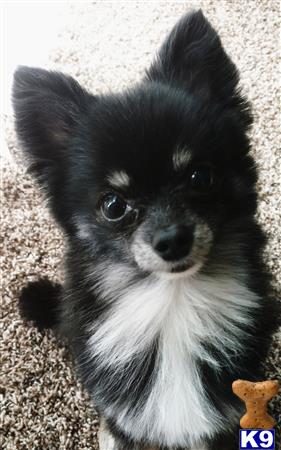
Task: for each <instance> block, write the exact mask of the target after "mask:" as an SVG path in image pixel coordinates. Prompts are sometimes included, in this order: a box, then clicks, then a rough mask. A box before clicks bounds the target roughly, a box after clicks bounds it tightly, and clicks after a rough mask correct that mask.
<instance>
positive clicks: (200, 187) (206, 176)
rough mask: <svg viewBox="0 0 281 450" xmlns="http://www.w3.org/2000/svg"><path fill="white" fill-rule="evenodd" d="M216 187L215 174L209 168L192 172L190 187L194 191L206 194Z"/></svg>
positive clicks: (205, 167) (201, 168)
mask: <svg viewBox="0 0 281 450" xmlns="http://www.w3.org/2000/svg"><path fill="white" fill-rule="evenodd" d="M213 185H214V173H213V170H212V168H211V167H209V166H199V167H196V168H194V169H193V170H192V171H191V172H190V178H189V186H190V187H191V189H192V190H195V191H198V192H206V191H208V190H209V189H211V188H212V187H213Z"/></svg>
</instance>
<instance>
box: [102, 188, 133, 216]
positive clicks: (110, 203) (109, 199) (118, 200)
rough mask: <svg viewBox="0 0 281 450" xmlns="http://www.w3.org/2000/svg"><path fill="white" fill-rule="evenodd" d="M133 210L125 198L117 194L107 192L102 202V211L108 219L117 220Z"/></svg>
mask: <svg viewBox="0 0 281 450" xmlns="http://www.w3.org/2000/svg"><path fill="white" fill-rule="evenodd" d="M130 210H131V207H130V206H129V205H128V204H127V203H126V202H125V200H124V199H123V198H122V197H120V196H119V195H117V194H107V195H106V196H105V197H104V198H103V200H102V203H101V212H102V215H103V217H104V218H105V219H106V220H110V221H117V220H121V219H123V217H124V216H125V215H126V214H127V212H129V211H130Z"/></svg>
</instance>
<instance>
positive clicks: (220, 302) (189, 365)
mask: <svg viewBox="0 0 281 450" xmlns="http://www.w3.org/2000/svg"><path fill="white" fill-rule="evenodd" d="M103 285H104V286H102V285H101V286H100V290H101V292H103V287H104V291H106V294H107V295H108V291H109V290H110V289H109V279H108V280H104V283H103ZM113 290H114V291H115V294H116V293H117V291H118V286H116V285H115V286H114V288H113ZM257 306H258V302H257V298H256V296H255V294H253V293H252V292H251V291H250V290H249V289H248V288H247V287H245V286H244V285H243V283H242V282H239V280H237V279H234V278H230V277H229V276H220V277H216V278H211V277H207V276H203V275H198V276H196V277H190V278H186V279H177V280H171V279H163V278H156V277H155V276H151V277H149V278H148V279H146V281H143V282H140V283H139V284H137V285H135V286H134V287H133V288H132V287H131V288H130V289H128V290H125V291H122V292H121V294H120V293H119V295H117V298H116V299H115V300H114V303H113V304H112V309H111V311H110V315H109V316H108V318H107V319H106V320H105V321H104V322H102V323H100V324H98V325H95V326H93V327H92V329H91V333H92V335H91V338H90V339H89V351H90V353H91V354H92V355H95V356H97V357H99V359H100V364H103V365H113V366H114V367H117V366H121V367H122V366H123V365H124V364H125V363H126V362H127V361H128V360H130V358H131V357H132V355H134V354H135V353H136V352H140V351H141V350H143V349H145V348H148V347H149V345H150V344H151V343H152V342H153V340H154V339H155V337H156V336H160V339H159V351H158V356H157V377H156V381H155V383H154V385H153V388H152V390H151V393H150V395H149V397H148V400H147V402H146V405H145V407H144V409H143V410H142V411H141V412H138V413H136V414H133V413H132V412H131V410H130V412H129V408H128V409H122V410H120V409H118V408H114V405H109V407H108V411H107V414H108V415H114V418H115V420H116V419H117V423H118V424H119V425H120V427H122V429H124V431H126V432H127V433H128V434H129V435H131V436H132V437H134V438H138V439H141V438H144V439H147V438H149V439H151V441H152V442H159V441H160V442H162V443H163V445H167V446H176V445H178V446H186V445H193V446H194V447H196V445H198V442H200V440H201V439H202V438H204V436H206V435H208V436H211V435H212V434H213V433H214V432H215V431H216V430H217V429H219V428H220V426H221V422H222V417H220V416H219V415H218V413H217V411H216V410H214V409H213V408H212V407H211V406H210V404H209V402H208V399H207V398H206V394H205V392H204V388H203V385H202V381H201V379H200V376H199V374H198V368H197V362H198V359H203V360H206V361H208V363H209V364H211V365H214V366H215V367H217V366H218V362H217V361H216V360H215V359H214V358H213V357H212V355H211V354H209V353H208V352H207V351H206V349H205V348H204V347H203V345H202V344H204V343H206V342H207V343H208V342H211V343H212V345H214V346H216V347H217V348H218V349H219V351H220V352H222V353H223V354H225V356H226V359H228V357H229V353H231V352H233V351H239V346H240V345H241V344H240V342H241V337H243V331H242V330H241V328H240V324H243V325H245V324H246V325H250V323H251V314H249V310H250V309H251V308H255V307H257ZM227 364H231V360H230V361H229V359H228V360H227ZM128 382H129V380H128Z"/></svg>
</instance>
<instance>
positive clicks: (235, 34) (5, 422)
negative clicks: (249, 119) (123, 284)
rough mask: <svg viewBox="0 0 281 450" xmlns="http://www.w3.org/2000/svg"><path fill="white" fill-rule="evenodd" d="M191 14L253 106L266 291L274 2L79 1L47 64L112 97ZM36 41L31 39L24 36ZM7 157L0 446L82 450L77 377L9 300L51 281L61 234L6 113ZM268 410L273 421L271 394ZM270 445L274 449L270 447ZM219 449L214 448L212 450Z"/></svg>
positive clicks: (280, 358) (274, 219)
mask: <svg viewBox="0 0 281 450" xmlns="http://www.w3.org/2000/svg"><path fill="white" fill-rule="evenodd" d="M191 7H195V8H197V7H202V8H203V11H204V12H205V14H206V15H207V17H208V18H209V19H210V20H211V21H212V23H213V24H214V26H215V27H216V28H217V29H218V31H219V32H220V35H221V38H222V40H223V43H224V45H225V48H226V49H227V51H228V52H229V54H230V55H231V57H232V58H233V60H234V62H235V63H236V64H237V65H238V68H239V69H240V71H241V86H242V88H243V90H244V92H245V93H246V94H247V95H248V97H249V98H250V100H251V101H252V102H253V106H254V114H255V125H254V128H253V131H252V144H253V146H252V147H253V153H254V155H255V158H256V160H257V162H258V165H259V167H260V178H259V194H260V206H259V213H258V216H259V220H260V222H261V223H262V224H263V226H264V229H265V231H266V233H267V235H268V237H269V244H268V247H267V251H266V254H265V259H266V262H267V264H268V266H269V267H270V268H271V270H272V273H273V277H274V280H273V289H274V290H275V293H276V297H278V292H279V294H280V281H281V270H280V269H281V264H280V250H281V239H280V231H281V223H280V211H281V201H280V192H281V164H280V163H281V154H280V151H279V148H280V141H279V134H280V110H279V94H280V90H279V81H278V52H279V48H278V43H279V34H278V33H279V20H280V19H279V2H278V1H274V0H264V1H260V0H256V1H253V0H247V1H237V0H236V1H228V2H226V1H218V0H212V1H210V0H205V1H198V2H196V1H195V2H192V3H191V2H186V1H185V2H159V1H154V2H134V1H130V2H129V1H128V2H117V1H115V2H87V3H78V2H77V3H76V4H67V5H66V7H65V9H66V11H65V14H66V16H67V26H65V27H64V29H63V30H62V31H61V33H60V36H59V39H58V41H57V42H58V43H57V47H56V48H55V49H54V50H53V51H52V53H51V54H50V58H49V64H48V66H47V68H50V69H57V70H62V71H64V72H67V73H69V74H71V75H73V76H74V77H76V78H77V79H78V80H79V81H80V82H81V83H82V84H83V85H84V86H86V87H87V88H88V89H91V90H92V91H93V92H97V93H99V92H106V91H107V90H108V89H111V90H113V91H114V90H120V89H122V88H124V87H126V86H128V84H130V83H133V82H134V81H135V80H138V79H139V78H140V77H141V75H142V73H143V69H144V68H145V67H146V66H147V65H148V64H149V63H150V61H151V60H152V56H153V54H154V52H155V50H156V49H157V48H158V47H159V44H160V43H161V41H162V39H163V38H164V36H165V35H166V33H167V32H168V31H169V30H170V28H171V27H172V26H173V25H174V23H175V22H176V21H177V20H178V19H179V17H180V16H181V15H182V14H183V13H185V12H186V11H187V10H188V9H190V8H191ZM35 39H36V37H35ZM2 119H3V123H4V126H5V130H6V139H7V145H8V149H9V152H8V153H7V152H6V153H5V156H4V157H3V158H2V189H3V193H2V197H1V198H2V218H1V222H2V223H1V230H2V232H1V235H2V238H3V240H2V242H1V244H2V246H3V247H2V252H1V275H2V281H1V284H2V296H1V310H0V313H1V330H0V357H1V366H0V367H1V368H0V375H1V378H0V401H1V412H0V421H1V424H0V427H1V429H0V435H1V437H0V448H1V449H3V450H16V449H17V450H90V449H91V450H93V449H97V448H98V444H97V439H96V435H97V429H98V418H97V417H96V415H95V413H94V410H93V409H92V407H91V405H90V402H89V399H88V398H87V395H86V393H85V392H84V391H83V389H82V388H81V386H80V384H79V383H78V382H77V380H76V377H75V374H74V371H73V367H72V362H71V358H70V356H69V352H68V350H67V347H65V346H64V344H63V343H62V342H57V340H56V339H55V338H54V336H53V335H52V333H51V332H46V333H39V332H38V331H36V329H35V328H33V327H31V326H27V325H26V324H24V323H23V322H22V320H21V319H20V317H19V314H18V310H17V298H18V295H19V292H20V290H21V288H22V287H23V285H24V284H25V283H26V282H27V281H28V280H35V279H37V278H38V277H39V276H40V275H44V276H47V277H50V278H51V279H54V280H56V279H60V278H61V277H63V273H62V266H61V261H62V257H63V239H62V235H61V233H60V231H59V230H58V229H57V228H56V226H55V225H54V222H53V220H52V219H51V218H50V216H49V214H48V212H47V209H46V207H45V204H44V201H43V199H42V197H41V194H40V193H39V190H38V188H37V187H36V186H35V185H34V183H33V181H32V180H31V178H30V177H29V176H27V175H26V174H25V171H24V167H23V165H22V163H21V162H20V155H19V149H18V144H17V143H16V139H15V133H14V131H13V121H12V117H10V116H9V115H6V116H5V117H3V118H2ZM267 375H268V378H273V379H279V381H281V333H279V334H277V335H276V337H275V340H274V343H273V345H272V348H271V351H270V354H269V357H268V360H267ZM271 411H272V414H273V415H274V417H275V418H276V420H277V421H278V422H279V427H277V429H278V430H279V432H280V425H281V396H280V395H279V396H278V397H276V398H275V399H274V401H273V402H272V405H271ZM278 442H279V443H277V447H276V448H281V444H280V441H278ZM218 450H223V449H218Z"/></svg>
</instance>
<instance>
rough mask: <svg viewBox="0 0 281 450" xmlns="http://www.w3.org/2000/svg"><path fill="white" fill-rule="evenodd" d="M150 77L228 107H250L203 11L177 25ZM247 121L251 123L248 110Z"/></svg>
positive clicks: (161, 51) (185, 17)
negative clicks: (243, 97) (238, 89)
mask: <svg viewBox="0 0 281 450" xmlns="http://www.w3.org/2000/svg"><path fill="white" fill-rule="evenodd" d="M147 77H148V79H150V80H151V81H160V82H164V83H170V84H174V85H175V86H178V87H183V88H184V89H186V90H187V91H188V92H189V93H193V94H196V93H197V94H201V95H202V96H204V97H206V98H208V97H209V98H210V99H211V100H212V101H214V100H217V101H219V102H220V103H222V104H224V105H226V106H233V107H235V106H239V107H240V108H239V110H240V111H239V112H241V109H242V110H243V111H245V109H248V105H247V104H246V103H245V102H244V99H242V98H241V96H240V95H239V92H238V91H237V84H238V81H239V76H238V72H237V69H236V67H235V65H234V64H233V62H232V61H231V60H230V58H229V57H228V56H227V54H226V53H225V51H224V49H223V47H222V44H221V40H220V38H219V36H218V34H217V32H216V31H215V30H214V29H213V27H212V26H211V24H210V23H209V22H208V20H207V19H206V18H205V16H204V15H203V13H202V11H201V10H199V11H196V12H191V13H188V14H186V15H185V16H184V17H182V19H181V20H180V21H179V22H178V23H177V24H176V26H175V27H174V28H173V30H172V31H171V33H170V35H169V36H168V37H167V39H166V41H165V42H164V44H163V46H162V47H161V49H160V51H159V53H158V57H157V58H156V60H155V61H154V63H153V64H152V66H151V67H150V69H149V70H148V71H147ZM247 120H248V122H249V124H250V123H251V117H250V114H249V112H248V111H247Z"/></svg>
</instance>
